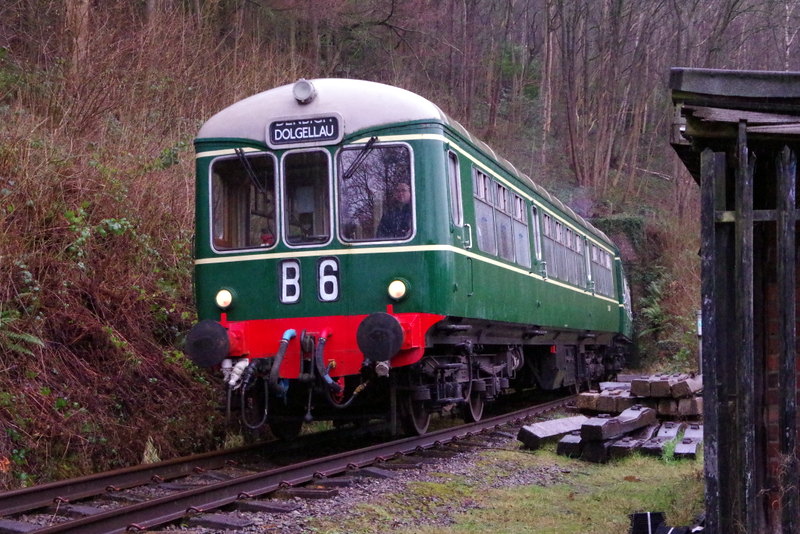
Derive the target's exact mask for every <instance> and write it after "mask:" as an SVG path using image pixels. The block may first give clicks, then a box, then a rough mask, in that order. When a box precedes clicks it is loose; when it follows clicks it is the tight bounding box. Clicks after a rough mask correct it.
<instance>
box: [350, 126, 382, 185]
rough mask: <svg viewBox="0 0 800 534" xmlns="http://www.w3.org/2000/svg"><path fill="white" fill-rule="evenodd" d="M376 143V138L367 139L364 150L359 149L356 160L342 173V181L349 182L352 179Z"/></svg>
mask: <svg viewBox="0 0 800 534" xmlns="http://www.w3.org/2000/svg"><path fill="white" fill-rule="evenodd" d="M377 141H378V138H377V137H374V136H373V137H370V138H369V141H367V144H366V145H364V148H362V149H361V152H359V153H358V155H357V156H356V159H354V160H353V163H351V164H350V166H349V167H348V168H347V170H346V171H344V174H343V175H342V180H343V181H344V180H349V179H350V178H352V177H353V175H354V174H355V173H356V171H357V170H358V168H359V167H360V166H361V164H362V163H364V160H365V159H367V156H368V155H369V153H370V152H371V151H372V148H373V147H374V146H375V143H376V142H377Z"/></svg>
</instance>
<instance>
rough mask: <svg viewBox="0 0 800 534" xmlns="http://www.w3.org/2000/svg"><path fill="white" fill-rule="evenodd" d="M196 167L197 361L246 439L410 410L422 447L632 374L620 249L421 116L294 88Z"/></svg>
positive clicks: (488, 154) (227, 126)
mask: <svg viewBox="0 0 800 534" xmlns="http://www.w3.org/2000/svg"><path fill="white" fill-rule="evenodd" d="M195 147H196V152H197V154H196V168H197V204H196V214H197V215H196V217H197V226H196V238H195V291H196V299H197V309H198V315H199V318H200V319H201V322H200V323H198V325H197V326H196V327H195V328H194V329H193V330H192V332H190V334H189V336H188V338H187V353H188V354H189V355H190V356H191V357H192V359H193V360H194V361H196V362H197V363H198V364H200V365H204V366H215V365H220V366H222V368H223V372H224V374H225V379H226V382H227V383H228V384H229V386H228V387H229V388H230V389H231V390H232V391H235V392H237V393H236V394H235V395H233V397H236V396H237V395H239V397H240V398H241V401H240V403H239V404H238V408H239V409H241V410H242V412H243V415H244V413H245V412H246V411H247V410H248V409H251V408H252V407H253V406H255V409H253V410H251V411H253V413H256V414H257V415H255V416H254V415H252V414H250V415H245V418H246V422H247V423H248V425H249V426H253V425H254V424H255V423H259V424H260V423H264V422H269V423H270V424H271V426H272V427H273V430H276V434H281V433H283V434H284V435H291V434H293V433H294V432H295V431H296V430H298V429H299V424H300V423H302V420H303V418H304V417H305V419H306V420H307V419H309V418H310V417H332V418H335V419H340V418H347V417H358V416H362V415H363V416H365V417H367V416H369V415H373V416H374V415H375V412H387V413H388V412H391V410H392V409H393V408H392V407H397V406H399V408H397V409H396V410H395V413H394V414H392V413H390V414H389V417H390V418H392V419H394V418H397V419H399V420H400V421H401V422H403V423H405V425H406V427H407V428H408V429H409V430H411V431H414V432H424V431H425V429H426V428H427V421H428V418H429V414H430V413H431V412H432V411H436V410H439V409H441V408H442V407H443V406H446V405H452V404H458V405H462V406H463V407H464V409H465V412H466V416H467V418H468V419H476V418H479V417H480V415H481V412H482V408H483V403H484V401H486V400H491V399H493V398H495V397H496V396H497V395H499V394H500V393H501V392H502V391H503V390H505V389H507V388H508V387H515V388H522V387H531V386H535V385H538V386H539V387H544V388H547V389H555V388H558V387H564V386H573V385H576V384H578V383H580V382H584V381H588V380H597V379H599V378H601V377H602V376H605V375H606V374H607V373H609V372H613V371H615V370H617V369H619V368H620V365H621V362H622V359H623V358H624V353H625V350H626V347H627V345H628V342H629V340H630V338H631V312H630V305H629V297H628V293H627V284H626V281H625V277H624V273H623V271H622V265H621V262H620V258H619V254H618V251H617V249H616V248H615V246H614V245H613V243H612V242H611V241H610V240H609V239H608V238H607V237H606V236H605V235H604V234H603V233H602V232H600V231H599V230H597V229H596V228H594V227H592V226H591V225H590V224H589V223H588V222H586V221H585V220H583V219H582V218H581V217H580V216H578V215H577V214H575V213H574V212H573V211H572V210H571V209H570V208H568V207H567V206H565V205H564V204H562V203H561V202H560V201H558V200H557V199H555V198H553V197H552V196H551V195H550V194H549V193H547V192H546V191H545V190H544V189H542V188H541V187H539V186H537V185H536V184H535V183H533V182H532V181H531V180H530V179H529V178H528V177H526V176H524V175H523V174H521V173H519V172H517V171H516V170H515V169H514V167H513V166H512V165H511V164H510V163H508V162H507V161H505V160H502V159H501V158H499V157H498V156H497V155H496V154H495V153H494V152H493V151H492V150H491V149H490V148H489V147H488V146H486V145H485V144H483V143H481V142H480V141H477V140H476V139H474V138H473V137H472V136H471V135H470V134H469V133H468V132H466V131H465V130H464V129H463V128H462V127H461V126H460V125H459V124H458V123H456V122H455V121H453V120H452V119H450V118H449V117H447V115H445V114H444V113H443V112H442V111H441V110H440V109H439V108H438V107H436V106H435V105H434V104H432V103H430V102H429V101H427V100H425V99H424V98H422V97H420V96H418V95H415V94H413V93H410V92H408V91H405V90H402V89H399V88H396V87H391V86H387V85H382V84H377V83H372V82H365V81H357V80H340V79H320V80H313V81H311V82H308V81H305V80H301V81H299V82H297V83H296V84H292V85H287V86H283V87H279V88H276V89H272V90H270V91H266V92H264V93H260V94H258V95H255V96H253V97H250V98H248V99H245V100H243V101H240V102H238V103H236V104H234V105H232V106H230V107H229V108H227V109H225V110H223V111H222V112H220V113H218V114H217V115H215V116H214V117H212V118H211V119H210V120H209V121H208V122H207V123H206V124H205V125H204V126H203V127H202V129H201V130H200V133H199V135H198V137H197V139H196V140H195ZM262 382H263V387H262V386H261V383H262ZM233 404H234V408H236V407H237V406H236V402H234V403H233ZM258 414H260V415H258Z"/></svg>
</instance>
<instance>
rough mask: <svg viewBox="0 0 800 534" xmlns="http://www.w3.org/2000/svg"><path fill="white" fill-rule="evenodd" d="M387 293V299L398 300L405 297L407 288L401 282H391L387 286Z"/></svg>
mask: <svg viewBox="0 0 800 534" xmlns="http://www.w3.org/2000/svg"><path fill="white" fill-rule="evenodd" d="M388 292H389V297H391V298H392V299H394V300H400V299H402V298H403V297H405V296H406V293H407V292H408V287H407V286H406V283H405V282H404V281H403V280H392V283H391V284H389V288H388Z"/></svg>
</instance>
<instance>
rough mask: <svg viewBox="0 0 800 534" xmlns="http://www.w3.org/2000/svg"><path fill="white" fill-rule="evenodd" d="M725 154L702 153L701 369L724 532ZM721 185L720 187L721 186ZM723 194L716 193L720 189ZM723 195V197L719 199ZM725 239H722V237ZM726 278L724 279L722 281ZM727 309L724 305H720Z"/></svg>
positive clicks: (707, 468)
mask: <svg viewBox="0 0 800 534" xmlns="http://www.w3.org/2000/svg"><path fill="white" fill-rule="evenodd" d="M725 159H726V158H725V154H724V153H723V152H714V151H712V150H711V149H710V148H706V149H705V150H703V152H702V153H701V155H700V227H701V231H700V238H701V245H700V266H701V288H700V292H701V296H702V321H703V337H702V339H701V344H702V347H701V351H702V361H701V371H702V372H703V395H704V396H705V398H706V400H707V402H706V403H705V410H704V413H703V415H704V421H705V424H706V426H707V428H708V429H709V434H710V436H709V439H708V440H707V441H706V448H705V456H704V473H705V487H706V491H705V504H706V527H707V528H708V531H709V532H721V531H722V524H723V521H722V517H723V515H722V507H721V503H722V498H721V484H720V482H721V475H720V468H719V467H720V466H719V454H718V450H719V441H720V436H719V435H718V433H717V432H718V429H719V422H720V419H721V417H722V407H721V406H720V403H719V399H720V395H719V388H720V386H721V384H722V378H723V376H722V374H721V372H720V358H719V356H718V354H719V353H718V351H719V350H720V347H718V346H717V338H718V335H717V334H718V333H717V328H718V324H719V321H718V318H717V299H718V295H717V286H716V284H717V279H716V275H717V265H718V264H719V263H720V261H719V258H718V255H719V253H720V252H721V250H720V249H722V248H723V247H724V243H722V242H720V243H718V242H717V223H716V221H715V213H716V212H717V210H718V209H719V210H724V209H725V207H726V206H725V203H724V199H725V197H724V183H725ZM718 184H719V186H718ZM718 187H719V188H720V189H722V195H717V194H716V192H717V188H718ZM720 197H721V198H720ZM720 241H722V240H720ZM723 281H724V280H723ZM721 309H724V308H721Z"/></svg>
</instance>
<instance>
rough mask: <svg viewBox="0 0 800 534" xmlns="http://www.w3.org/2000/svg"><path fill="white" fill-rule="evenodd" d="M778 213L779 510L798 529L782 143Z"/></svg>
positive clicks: (792, 169) (787, 176)
mask: <svg viewBox="0 0 800 534" xmlns="http://www.w3.org/2000/svg"><path fill="white" fill-rule="evenodd" d="M776 171H777V172H776V174H777V181H778V184H777V195H778V199H777V212H778V213H777V215H778V267H777V274H778V352H779V362H780V363H779V375H780V376H779V389H780V401H779V402H780V404H779V406H778V410H779V412H778V428H779V435H778V448H779V450H780V454H781V456H782V460H783V463H784V465H783V466H782V469H781V476H780V481H779V482H780V484H781V490H782V496H783V498H782V502H781V514H782V521H783V525H782V527H783V529H784V532H797V531H798V527H800V522H799V521H800V519H798V516H799V515H800V508H798V483H800V477H798V460H797V455H796V447H797V345H796V340H797V332H796V321H797V319H796V312H797V309H796V304H795V302H796V301H795V298H796V295H797V293H796V292H797V287H796V280H795V269H796V266H795V261H796V254H795V243H796V238H795V231H796V228H797V226H796V224H797V223H796V215H795V205H796V204H795V198H796V185H797V184H796V181H797V158H796V156H795V154H794V152H793V151H792V150H790V149H789V147H784V148H783V151H782V152H781V153H780V154H779V157H778V162H777V165H776Z"/></svg>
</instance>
